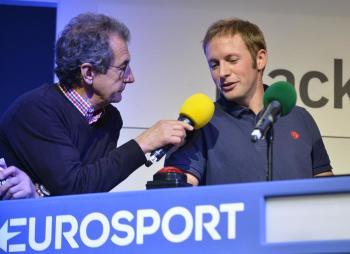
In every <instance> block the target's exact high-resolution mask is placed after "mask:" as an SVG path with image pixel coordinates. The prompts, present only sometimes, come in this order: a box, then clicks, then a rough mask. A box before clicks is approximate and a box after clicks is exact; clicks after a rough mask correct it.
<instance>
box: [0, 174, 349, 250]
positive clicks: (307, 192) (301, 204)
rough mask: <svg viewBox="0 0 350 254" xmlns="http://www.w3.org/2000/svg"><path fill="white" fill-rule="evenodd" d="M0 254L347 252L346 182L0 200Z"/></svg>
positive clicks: (345, 179) (292, 182)
mask: <svg viewBox="0 0 350 254" xmlns="http://www.w3.org/2000/svg"><path fill="white" fill-rule="evenodd" d="M0 253H65V254H66V253H84V254H85V253H130V254H131V253H132V254H135V253H142V254H144V253H162V254H168V253H169V254H172V253H174V254H175V253H176V254H178V253H191V254H199V253H200V254H206V253H211V254H214V253H215V254H216V253H220V254H225V253H239V254H285V253H290V254H292V253H293V254H308V253H314V254H316V253H317V254H322V253H327V254H331V253H337V254H339V253H350V177H349V176H343V177H327V178H316V179H306V180H288V181H275V182H261V183H245V184H232V185H231V184H230V185H220V186H204V187H194V188H192V187H184V188H171V189H155V190H146V191H130V192H119V193H101V194H86V195H72V196H64V197H50V198H44V199H27V200H11V201H0Z"/></svg>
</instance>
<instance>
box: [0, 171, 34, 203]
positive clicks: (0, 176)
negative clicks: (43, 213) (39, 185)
mask: <svg viewBox="0 0 350 254" xmlns="http://www.w3.org/2000/svg"><path fill="white" fill-rule="evenodd" d="M0 180H3V184H2V185H1V186H0V199H16V198H34V197H38V194H37V193H36V191H35V186H34V184H33V183H32V181H31V179H30V178H29V177H28V175H27V174H26V173H24V172H23V171H22V170H20V169H18V168H16V167H14V166H10V167H7V168H2V167H0ZM4 180H6V181H4Z"/></svg>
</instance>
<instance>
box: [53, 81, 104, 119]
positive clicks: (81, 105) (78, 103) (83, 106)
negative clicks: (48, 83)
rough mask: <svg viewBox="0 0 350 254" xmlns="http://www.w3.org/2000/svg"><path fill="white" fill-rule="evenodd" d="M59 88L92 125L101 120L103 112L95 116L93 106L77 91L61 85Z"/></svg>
mask: <svg viewBox="0 0 350 254" xmlns="http://www.w3.org/2000/svg"><path fill="white" fill-rule="evenodd" d="M58 87H59V89H60V90H61V91H62V93H63V94H64V95H65V96H66V98H67V99H68V100H69V101H70V102H71V103H72V104H73V105H74V107H76V108H77V109H78V110H79V111H80V113H81V114H82V115H83V117H84V118H85V119H86V121H87V122H88V123H89V124H90V125H91V124H93V123H95V122H97V121H98V120H99V119H100V117H101V115H102V112H100V113H98V114H95V115H94V112H95V110H94V107H93V106H92V104H91V103H90V102H89V101H88V100H86V99H85V98H83V97H82V96H81V95H80V94H79V93H78V92H77V91H75V90H74V89H73V88H70V87H66V86H63V85H61V84H58Z"/></svg>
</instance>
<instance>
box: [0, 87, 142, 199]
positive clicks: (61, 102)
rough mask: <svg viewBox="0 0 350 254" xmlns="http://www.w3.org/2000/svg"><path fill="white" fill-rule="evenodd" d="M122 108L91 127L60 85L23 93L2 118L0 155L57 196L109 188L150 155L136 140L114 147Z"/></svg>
mask: <svg viewBox="0 0 350 254" xmlns="http://www.w3.org/2000/svg"><path fill="white" fill-rule="evenodd" d="M122 123H123V122H122V119H121V116H120V113H119V111H118V110H117V109H116V108H115V107H113V106H111V105H110V106H108V107H106V109H105V112H104V113H103V115H102V117H101V118H100V119H99V121H97V122H96V123H95V124H93V125H89V124H88V122H87V121H86V120H85V118H84V117H83V115H82V114H81V113H80V112H79V111H78V110H77V109H76V108H75V107H74V106H73V104H72V103H71V102H69V101H68V100H67V98H66V97H65V96H64V95H63V94H62V92H61V91H60V90H59V89H58V88H57V86H56V85H44V86H41V87H39V88H37V89H35V90H32V91H30V92H28V93H26V94H24V95H22V96H21V97H19V98H18V99H17V100H16V101H15V102H14V103H13V104H12V106H11V107H10V108H9V109H8V110H7V112H5V114H4V115H3V116H2V118H1V121H0V154H1V156H3V157H5V160H6V162H7V165H15V166H17V167H19V168H21V169H23V170H24V171H26V172H27V173H28V174H29V175H30V176H31V178H32V179H33V181H34V182H39V183H41V184H43V185H44V186H45V187H46V188H48V190H49V191H50V192H51V193H52V194H54V195H62V194H75V193H88V192H102V191H109V190H110V189H112V188H113V187H114V186H116V185H117V184H118V183H120V182H121V181H123V180H124V179H125V178H126V177H127V176H129V175H130V174H131V173H132V172H133V171H134V170H136V169H137V168H138V167H139V166H141V165H142V164H143V163H144V162H145V160H146V157H145V155H144V154H143V152H142V150H141V148H140V147H139V146H138V144H137V143H136V142H135V141H134V140H130V141H129V142H127V143H126V144H124V145H122V146H120V147H119V148H116V146H117V141H118V138H119V133H120V129H121V127H122Z"/></svg>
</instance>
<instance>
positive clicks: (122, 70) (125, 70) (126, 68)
mask: <svg viewBox="0 0 350 254" xmlns="http://www.w3.org/2000/svg"><path fill="white" fill-rule="evenodd" d="M109 67H112V68H116V69H117V70H118V71H119V78H123V79H124V78H125V76H126V74H127V73H128V72H129V69H130V67H129V64H127V65H122V66H114V65H110V66H109Z"/></svg>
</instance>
